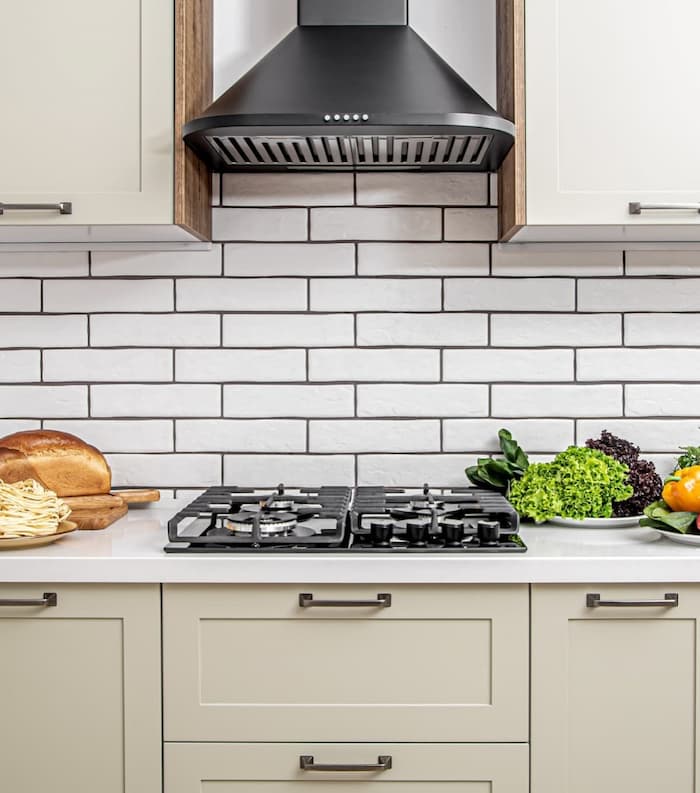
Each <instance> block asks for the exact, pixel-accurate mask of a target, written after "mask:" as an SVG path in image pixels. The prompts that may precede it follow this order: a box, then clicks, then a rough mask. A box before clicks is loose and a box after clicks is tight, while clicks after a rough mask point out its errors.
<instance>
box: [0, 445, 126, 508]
mask: <svg viewBox="0 0 700 793" xmlns="http://www.w3.org/2000/svg"><path fill="white" fill-rule="evenodd" d="M0 451H1V452H2V453H1V454H0V479H2V480H3V481H5V482H18V481H21V480H23V479H36V480H37V481H38V482H40V483H41V484H43V485H44V486H45V487H47V488H48V489H49V490H53V491H54V492H55V493H56V495H57V496H59V497H64V496H93V495H99V494H101V493H109V491H110V489H111V486H112V472H111V470H110V468H109V465H107V461H106V460H105V458H104V457H103V455H102V453H101V452H100V451H98V450H97V449H96V448H95V447H94V446H90V444H88V443H85V441H82V440H81V439H80V438H77V437H76V436H75V435H70V434H69V433H67V432H57V431H56V430H30V431H27V432H15V433H14V434H12V435H7V436H5V437H4V438H0ZM8 451H9V452H14V453H15V455H17V454H18V456H14V455H12V454H8ZM25 466H26V468H25Z"/></svg>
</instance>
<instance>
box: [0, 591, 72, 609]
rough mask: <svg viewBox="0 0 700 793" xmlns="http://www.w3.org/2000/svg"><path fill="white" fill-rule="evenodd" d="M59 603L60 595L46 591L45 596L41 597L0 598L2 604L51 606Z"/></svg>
mask: <svg viewBox="0 0 700 793" xmlns="http://www.w3.org/2000/svg"><path fill="white" fill-rule="evenodd" d="M57 605H58V595H57V594H56V593H55V592H44V596H43V597H40V598H29V599H27V600H23V599H22V598H0V606H44V608H49V607H50V606H57Z"/></svg>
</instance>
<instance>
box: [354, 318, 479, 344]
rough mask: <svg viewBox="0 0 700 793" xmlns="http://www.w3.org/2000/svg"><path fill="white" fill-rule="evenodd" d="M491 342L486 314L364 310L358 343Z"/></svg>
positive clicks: (358, 331)
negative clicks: (407, 312) (366, 311)
mask: <svg viewBox="0 0 700 793" xmlns="http://www.w3.org/2000/svg"><path fill="white" fill-rule="evenodd" d="M487 342H488V316H487V315H486V314H361V315H360V316H358V318H357V343H358V345H360V346H367V347H373V346H379V347H422V346H426V345H430V346H438V347H473V346H483V345H485V344H487Z"/></svg>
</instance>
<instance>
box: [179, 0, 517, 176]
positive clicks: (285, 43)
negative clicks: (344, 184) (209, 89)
mask: <svg viewBox="0 0 700 793" xmlns="http://www.w3.org/2000/svg"><path fill="white" fill-rule="evenodd" d="M299 20H300V22H302V23H304V24H301V25H300V26H299V27H297V28H295V29H294V30H293V31H292V32H291V33H290V34H289V35H288V36H287V37H286V38H284V39H283V40H282V41H281V42H280V43H279V44H278V45H277V46H276V47H275V48H274V49H273V50H272V51H271V52H270V53H269V54H268V55H267V56H266V57H265V58H263V59H262V60H261V61H260V62H259V63H258V64H256V65H255V66H254V67H253V68H252V69H251V70H250V71H249V72H248V73H247V74H246V75H244V76H243V77H242V78H241V79H240V80H239V81H238V82H237V83H236V84H235V85H233V86H232V87H231V88H230V89H229V90H228V91H227V92H226V93H224V94H223V95H222V96H221V97H220V98H219V99H218V100H217V101H216V102H214V104H212V105H211V106H210V107H209V108H208V109H207V110H206V111H205V113H204V114H203V115H202V116H200V117H199V118H195V119H193V120H191V121H190V122H189V123H187V124H186V125H185V128H184V139H185V141H186V142H187V144H188V145H189V146H190V147H191V148H193V149H194V150H195V151H196V152H197V154H198V155H199V156H200V157H201V158H202V159H203V160H204V161H205V162H207V163H208V164H209V166H210V167H211V168H212V170H215V171H254V170H290V169H296V170H299V169H301V170H316V169H323V170H396V169H416V170H432V171H492V170H496V169H497V168H498V166H499V165H500V163H501V162H502V160H503V158H504V157H505V155H506V154H507V153H508V151H509V149H510V148H511V145H512V143H513V135H514V126H513V124H512V123H511V122H510V121H507V120H506V119H504V118H502V117H501V116H499V115H498V114H497V113H496V111H495V110H494V109H493V108H492V107H491V106H490V105H489V104H488V103H487V102H485V101H484V100H483V99H482V98H481V97H480V96H479V95H478V94H477V93H476V92H475V91H474V90H473V89H472V88H471V87H470V86H469V85H468V84H467V83H465V82H464V80H462V78H461V77H460V76H459V75H458V74H457V73H456V72H455V71H454V70H453V69H452V68H451V67H450V66H449V65H448V64H447V63H446V62H445V61H444V60H443V59H442V58H441V57H440V56H439V55H438V54H437V53H436V52H435V51H434V50H433V49H431V48H430V47H429V46H428V45H427V44H426V42H425V41H424V40H423V39H422V38H421V37H420V36H419V35H418V34H417V33H416V32H415V31H414V30H413V29H412V28H410V27H409V26H408V25H407V24H405V22H406V20H407V11H406V0H371V2H370V1H369V0H300V7H299ZM327 21H332V22H336V23H340V24H326V22H327ZM387 21H389V22H390V24H386V22H387ZM373 22H374V23H377V22H379V23H381V24H373Z"/></svg>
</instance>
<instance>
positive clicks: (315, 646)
mask: <svg viewBox="0 0 700 793" xmlns="http://www.w3.org/2000/svg"><path fill="white" fill-rule="evenodd" d="M528 606H529V598H528V588H527V586H522V585H512V586H511V585H499V586H447V585H445V586H424V585H423V586H421V585H418V586H414V585H397V586H390V585H344V586H327V585H323V586H312V585H280V586H269V585H266V586H252V585H246V586H227V585H202V586H200V585H197V586H188V585H168V586H165V587H164V591H163V641H164V645H163V652H164V658H163V664H164V666H163V672H164V691H165V700H164V725H165V740H167V741H338V742H343V741H348V742H355V741H413V742H433V741H435V742H440V741H455V742H471V741H479V742H484V743H490V742H501V741H503V742H510V741H527V740H528V689H529V676H528V675H529V670H528V653H529V623H528ZM285 778H286V777H285ZM232 789H235V787H234V788H232ZM273 789H274V790H277V788H270V790H273ZM279 789H280V790H282V789H283V788H281V787H280V788H279ZM284 789H286V787H285V788H284ZM448 789H449V787H448Z"/></svg>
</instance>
